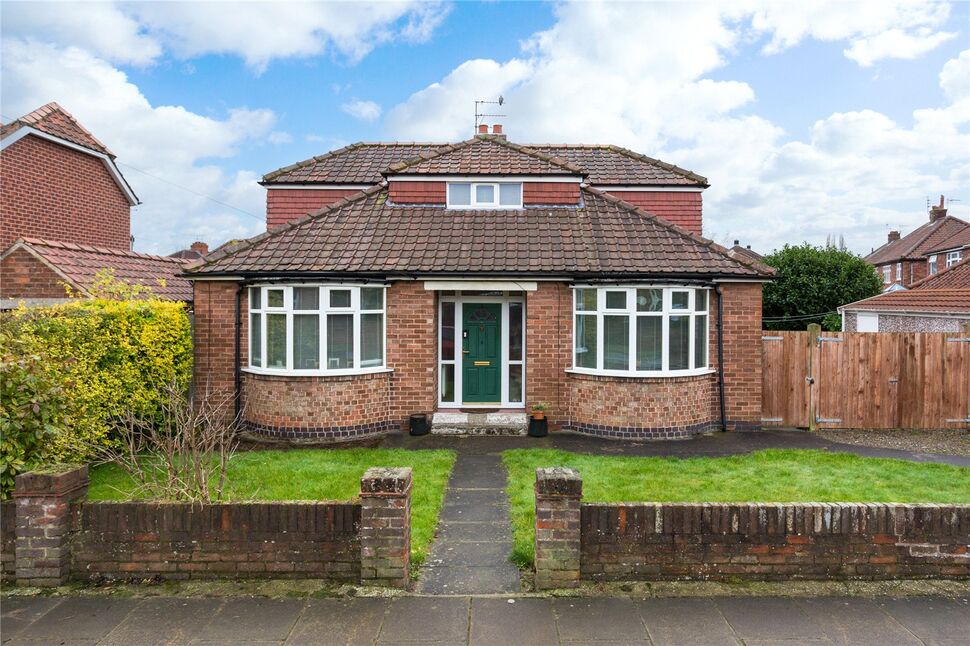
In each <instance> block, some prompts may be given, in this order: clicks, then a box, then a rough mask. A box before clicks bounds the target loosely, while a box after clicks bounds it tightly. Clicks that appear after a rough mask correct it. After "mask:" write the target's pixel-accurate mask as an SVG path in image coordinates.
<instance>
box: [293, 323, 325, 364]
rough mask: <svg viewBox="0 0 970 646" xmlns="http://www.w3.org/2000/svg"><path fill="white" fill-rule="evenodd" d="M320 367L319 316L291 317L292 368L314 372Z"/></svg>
mask: <svg viewBox="0 0 970 646" xmlns="http://www.w3.org/2000/svg"><path fill="white" fill-rule="evenodd" d="M319 367H320V315H319V314H294V315H293V368H294V369H295V370H316V369H317V368H319Z"/></svg>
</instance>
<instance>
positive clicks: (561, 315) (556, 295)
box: [525, 282, 573, 427]
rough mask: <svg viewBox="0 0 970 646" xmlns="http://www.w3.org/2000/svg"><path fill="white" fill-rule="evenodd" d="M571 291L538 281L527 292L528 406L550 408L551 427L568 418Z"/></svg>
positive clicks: (557, 285)
mask: <svg viewBox="0 0 970 646" xmlns="http://www.w3.org/2000/svg"><path fill="white" fill-rule="evenodd" d="M572 311H573V310H572V290H571V289H569V288H568V287H567V286H566V284H565V283H551V282H540V283H539V288H538V289H537V290H536V291H534V292H526V307H525V314H526V341H525V344H526V346H525V349H526V367H525V371H526V380H525V401H526V404H527V405H532V404H536V403H539V402H542V403H545V404H548V405H549V412H548V413H547V415H548V417H549V419H550V420H551V421H552V423H553V426H554V427H555V426H556V423H557V422H559V421H561V420H564V419H566V418H567V417H568V410H569V409H568V400H567V393H566V388H565V377H566V373H565V370H566V368H568V367H569V366H570V365H571V356H572V331H571V330H572Z"/></svg>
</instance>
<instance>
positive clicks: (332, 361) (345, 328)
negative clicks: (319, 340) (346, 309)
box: [327, 314, 354, 370]
mask: <svg viewBox="0 0 970 646" xmlns="http://www.w3.org/2000/svg"><path fill="white" fill-rule="evenodd" d="M353 367H354V316H353V314H330V315H329V316H327V368H329V369H331V370H344V369H346V368H353Z"/></svg>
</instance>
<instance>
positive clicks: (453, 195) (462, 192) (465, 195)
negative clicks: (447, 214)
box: [448, 184, 472, 206]
mask: <svg viewBox="0 0 970 646" xmlns="http://www.w3.org/2000/svg"><path fill="white" fill-rule="evenodd" d="M471 203H472V185H471V184H449V185H448V204H450V205H451V206H471Z"/></svg>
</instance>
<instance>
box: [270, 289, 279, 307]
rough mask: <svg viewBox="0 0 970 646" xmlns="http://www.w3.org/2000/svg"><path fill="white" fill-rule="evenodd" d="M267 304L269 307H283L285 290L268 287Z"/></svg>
mask: <svg viewBox="0 0 970 646" xmlns="http://www.w3.org/2000/svg"><path fill="white" fill-rule="evenodd" d="M266 306H267V307H283V290H282V289H267V290H266Z"/></svg>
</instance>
